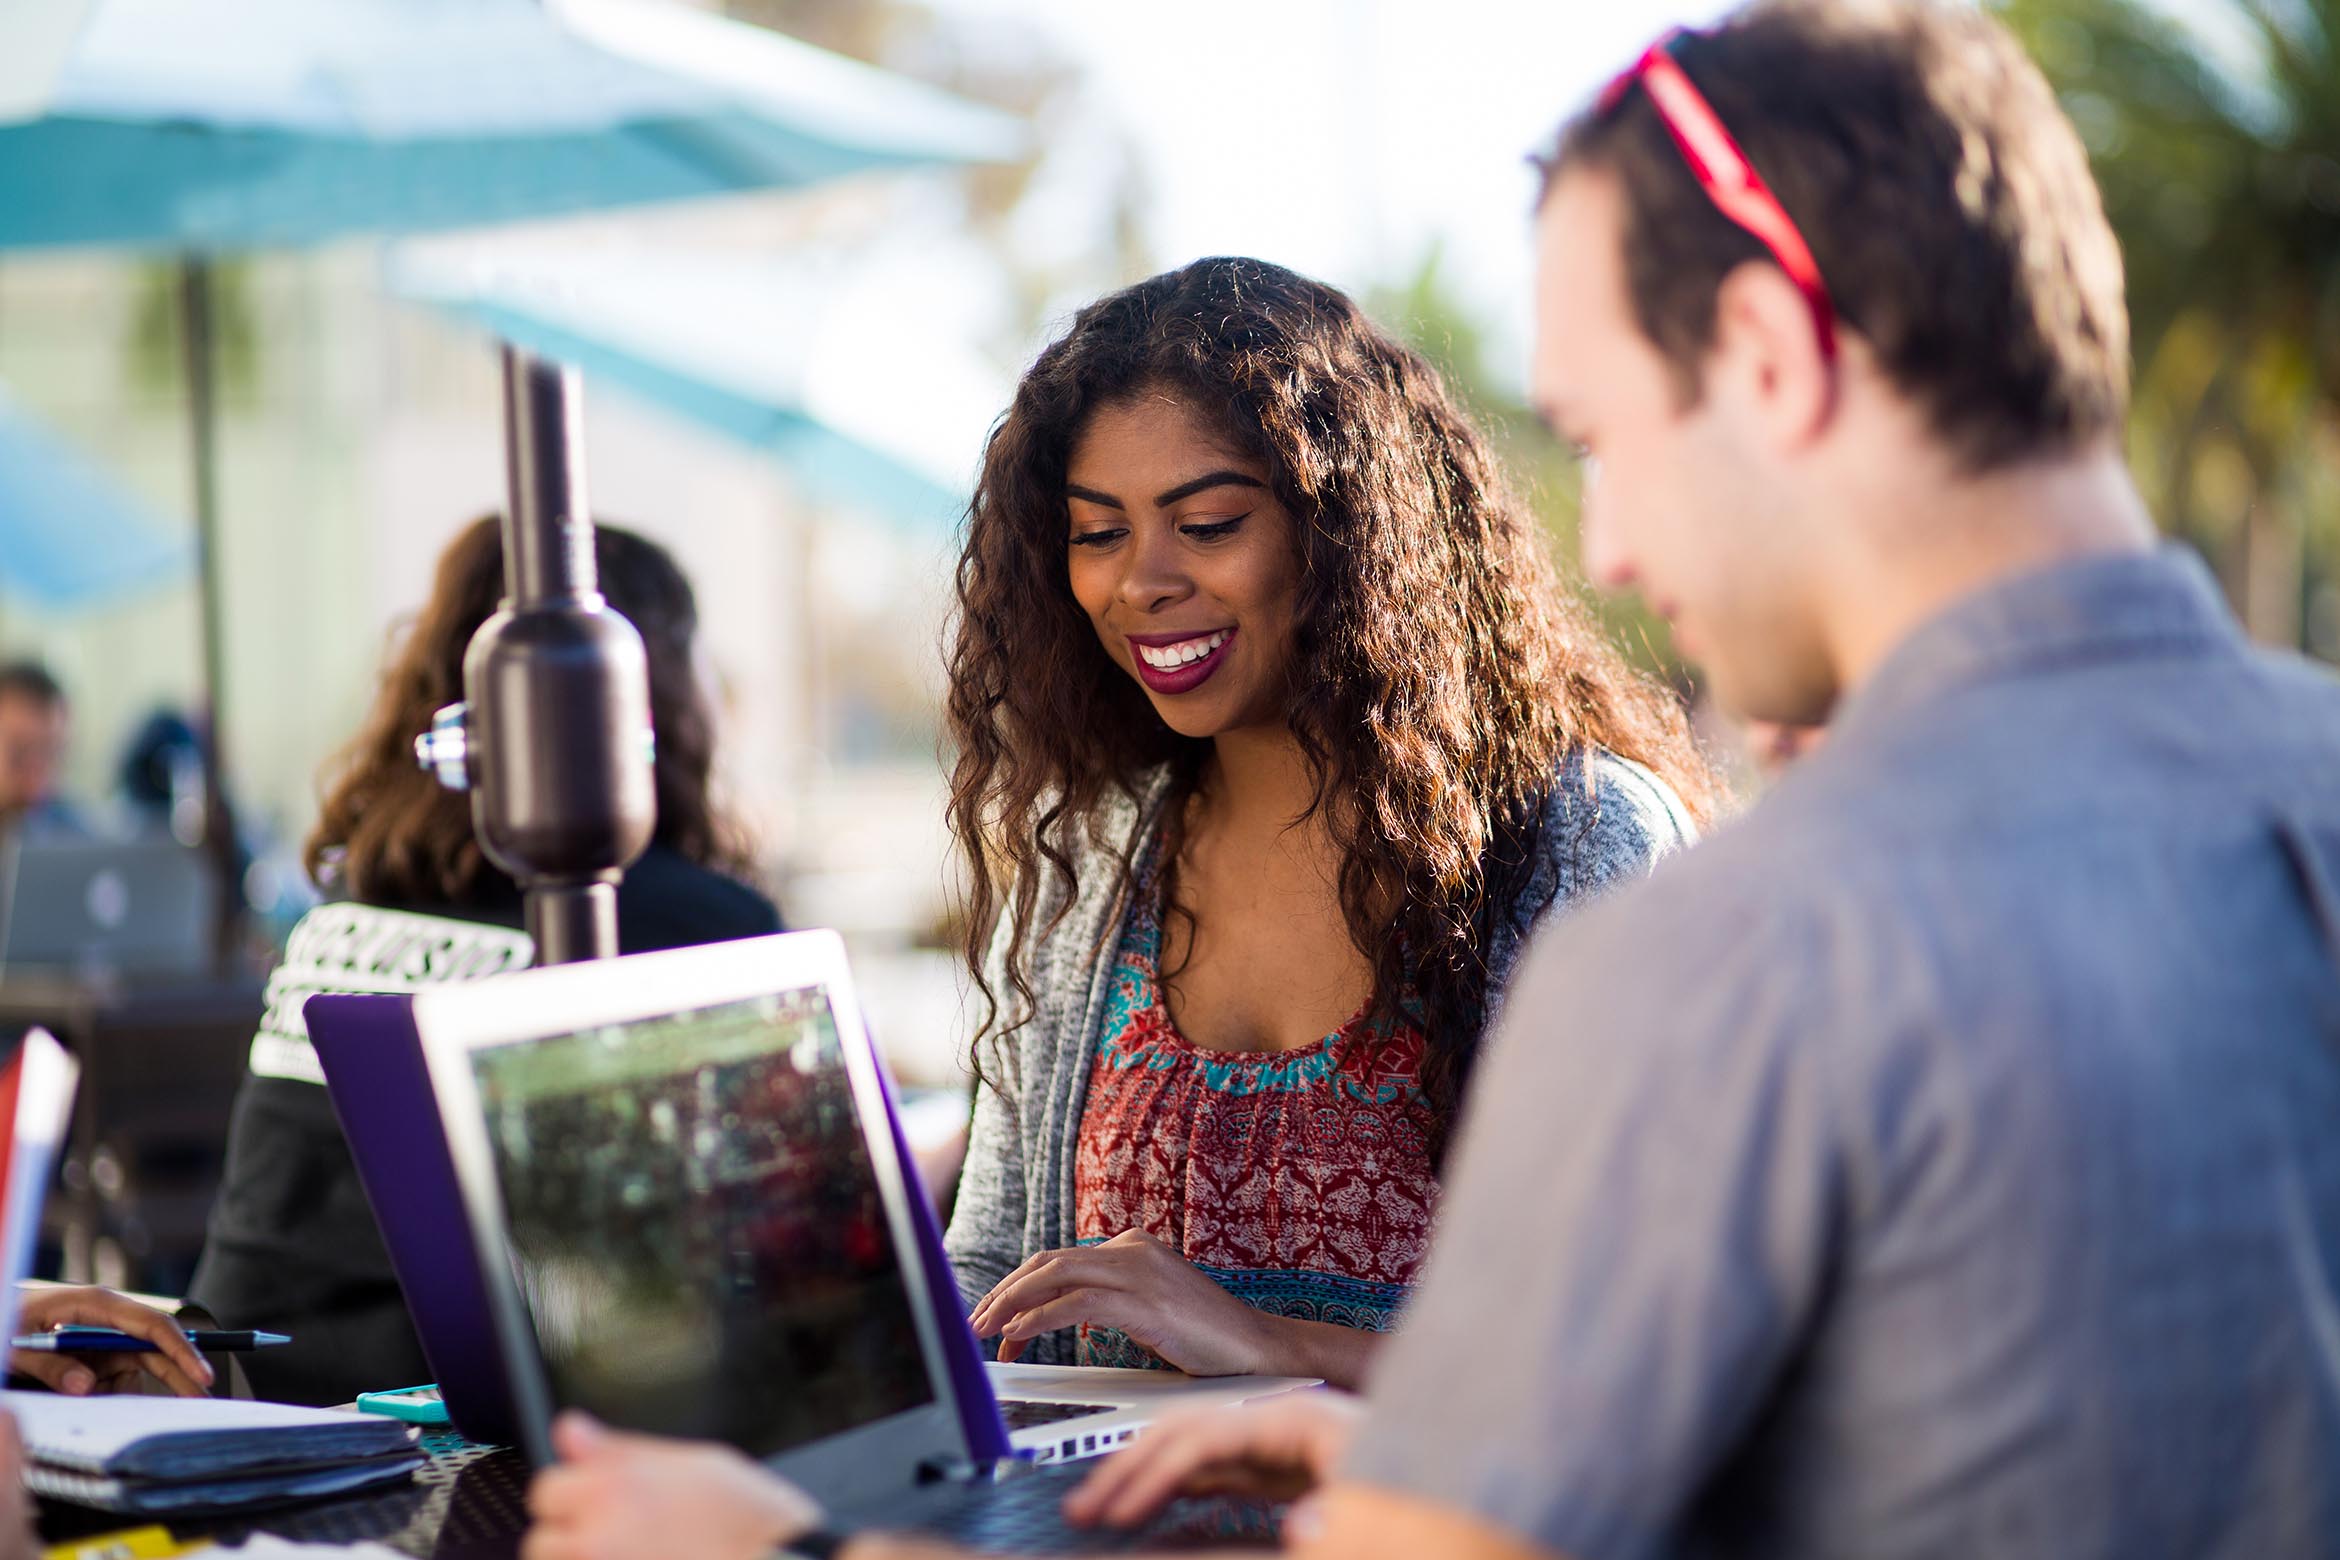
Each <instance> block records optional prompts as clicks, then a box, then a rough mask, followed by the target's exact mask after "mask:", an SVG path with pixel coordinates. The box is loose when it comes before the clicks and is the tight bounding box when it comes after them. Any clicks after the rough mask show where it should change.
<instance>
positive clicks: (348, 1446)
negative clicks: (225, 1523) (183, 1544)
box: [0, 1392, 423, 1517]
mask: <svg viewBox="0 0 2340 1560" xmlns="http://www.w3.org/2000/svg"><path fill="white" fill-rule="evenodd" d="M0 1409H5V1410H6V1411H7V1412H8V1413H10V1414H13V1415H14V1416H15V1418H16V1424H17V1428H18V1430H19V1432H20V1433H21V1434H22V1435H23V1438H24V1449H25V1457H26V1464H25V1470H24V1482H25V1486H26V1487H27V1488H28V1489H30V1490H31V1491H32V1492H33V1493H34V1494H36V1495H40V1496H43V1497H45V1498H48V1499H52V1500H64V1501H71V1502H73V1503H74V1504H76V1505H81V1506H94V1507H96V1508H97V1509H99V1510H101V1511H114V1512H121V1513H124V1514H126V1515H132V1516H158V1517H159V1516H172V1517H178V1516H199V1515H204V1514H208V1513H217V1512H228V1511H244V1510H250V1509H252V1508H254V1507H259V1506H272V1505H279V1504H282V1503H284V1502H287V1501H296V1500H313V1499H316V1498H318V1497H320V1496H325V1495H339V1494H342V1493H344V1492H346V1491H349V1490H356V1489H364V1488H367V1487H369V1486H371V1485H376V1484H387V1483H390V1482H393V1481H404V1480H406V1479H407V1478H409V1477H411V1476H412V1474H413V1472H414V1470H415V1469H417V1468H419V1467H421V1466H422V1464H423V1453H422V1451H421V1450H420V1449H419V1448H418V1447H417V1445H416V1439H417V1434H418V1432H417V1431H416V1430H415V1427H414V1426H412V1425H409V1424H405V1423H403V1422H401V1421H399V1420H396V1419H386V1418H383V1417H381V1416H379V1415H375V1414H356V1413H347V1412H344V1411H342V1410H339V1409H330V1408H294V1407H292V1406H290V1405H288V1404H283V1403H254V1402H250V1401H245V1400H241V1399H229V1398H176V1397H141V1396H123V1397H88V1398H75V1397H61V1396H57V1395H55V1394H53V1393H47V1392H0Z"/></svg>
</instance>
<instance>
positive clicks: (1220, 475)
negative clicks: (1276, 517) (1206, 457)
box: [1154, 470, 1267, 509]
mask: <svg viewBox="0 0 2340 1560" xmlns="http://www.w3.org/2000/svg"><path fill="white" fill-rule="evenodd" d="M1266 486H1267V484H1266V483H1264V482H1262V481H1260V480H1259V479H1258V478H1257V477H1247V476H1245V475H1244V474H1243V473H1242V472H1240V471H1226V470H1219V471H1212V472H1206V473H1204V474H1203V475H1202V476H1199V477H1197V478H1195V479H1194V480H1193V481H1192V482H1181V483H1179V484H1178V486H1176V487H1174V488H1172V489H1171V490H1170V491H1169V492H1167V493H1163V494H1160V495H1158V496H1157V497H1156V498H1155V499H1154V507H1155V508H1156V509H1168V508H1169V507H1170V506H1171V505H1172V504H1175V503H1177V502H1178V501H1179V500H1180V499H1182V498H1192V497H1194V495H1195V494H1197V493H1200V492H1202V491H1203V490H1204V489H1205V488H1215V487H1247V488H1264V487H1266Z"/></svg>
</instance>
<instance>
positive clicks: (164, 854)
mask: <svg viewBox="0 0 2340 1560" xmlns="http://www.w3.org/2000/svg"><path fill="white" fill-rule="evenodd" d="M212 908H213V907H212V874H211V867H210V864H209V863H208V862H206V861H205V860H204V859H203V855H202V853H201V852H200V851H196V850H191V849H189V848H188V847H187V846H184V845H181V844H179V843H178V842H177V841H176V840H129V841H122V840H78V839H32V840H20V839H12V840H9V841H8V842H7V843H6V844H5V845H0V972H4V973H8V974H17V973H22V972H23V971H25V970H27V969H35V970H44V971H63V972H70V973H75V974H94V973H108V974H125V975H137V974H177V975H183V974H191V973H194V972H197V971H200V970H202V969H203V968H204V967H205V966H206V965H207V964H208V963H209V960H210V931H211V925H212Z"/></svg>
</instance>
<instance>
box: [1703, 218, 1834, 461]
mask: <svg viewBox="0 0 2340 1560" xmlns="http://www.w3.org/2000/svg"><path fill="white" fill-rule="evenodd" d="M1706 385H1707V393H1708V394H1709V395H1715V396H1719V397H1728V398H1730V399H1733V400H1735V401H1737V402H1738V403H1739V405H1740V406H1741V407H1742V409H1743V410H1744V412H1745V413H1746V415H1747V417H1748V419H1749V421H1750V423H1751V424H1752V425H1753V426H1755V427H1757V428H1760V429H1761V430H1763V432H1764V434H1765V436H1766V437H1767V439H1768V440H1769V442H1770V443H1771V445H1772V447H1773V448H1774V449H1777V450H1779V451H1781V452H1783V453H1788V452H1793V451H1796V450H1800V449H1803V448H1805V447H1806V446H1808V445H1810V444H1811V443H1812V442H1813V441H1814V440H1816V439H1818V438H1819V437H1820V435H1821V434H1822V433H1823V432H1825V431H1826V430H1827V427H1828V424H1829V420H1830V418H1831V417H1832V416H1833V415H1834V413H1835V410H1836V369H1835V365H1834V364H1832V363H1831V362H1830V361H1829V360H1828V358H1827V357H1826V356H1825V355H1823V354H1822V352H1821V350H1820V332H1819V329H1818V327H1817V326H1816V324H1815V323H1814V321H1813V319H1812V308H1811V305H1810V304H1809V303H1808V302H1807V301H1806V300H1805V297H1804V295H1803V294H1802V293H1801V292H1799V291H1798V290H1797V289H1796V285H1795V283H1793V282H1791V281H1789V280H1788V279H1787V275H1786V273H1784V272H1782V271H1781V270H1780V269H1779V267H1778V266H1776V265H1773V264H1771V263H1770V262H1769V261H1763V260H1749V261H1745V262H1743V263H1742V264H1741V265H1739V266H1738V267H1737V268H1736V269H1735V270H1733V271H1732V272H1731V273H1730V275H1728V276H1726V277H1724V278H1723V281H1722V286H1721V287H1720V288H1719V289H1717V291H1716V293H1715V301H1714V345H1713V348H1712V349H1711V350H1710V351H1709V352H1708V354H1707V362H1706Z"/></svg>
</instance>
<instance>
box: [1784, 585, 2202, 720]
mask: <svg viewBox="0 0 2340 1560" xmlns="http://www.w3.org/2000/svg"><path fill="white" fill-rule="evenodd" d="M2239 634H2240V630H2239V629H2238V628H2237V627H2236V625H2235V622H2234V618H2233V615H2232V614H2231V613H2230V612H2228V610H2227V608H2226V602H2225V598H2224V597H2222V596H2221V595H2220V594H2219V590H2218V584H2217V581H2215V580H2214V579H2212V578H2211V575H2210V571H2209V570H2208V569H2207V568H2205V567H2204V566H2203V563H2202V560H2201V559H2200V558H2199V557H2197V556H2196V555H2195V554H2193V553H2192V552H2190V551H2187V550H2186V549H2184V548H2180V547H2171V546H2164V547H2159V548H2156V549H2154V550H2152V551H2150V552H2135V553H2111V554H2098V555H2094V556H2090V557H2086V558H2079V559H2075V560H2073V561H2071V562H2067V563H2059V564H2052V565H2050V566H2048V567H2047V568H2044V569H2038V570H2034V571H2032V572H2030V573H2028V574H2024V575H2021V576H2019V577H2017V578H2015V579H2012V580H2009V581H2007V582H2006V583H2004V584H2000V585H1994V586H1989V587H1986V588H1985V589H1983V590H1981V591H1978V592H1976V593H1975V594H1973V595H1971V596H1967V597H1965V598H1964V599H1962V600H1960V601H1958V602H1956V603H1954V604H1953V605H1951V606H1950V607H1948V608H1947V609H1945V610H1944V611H1942V612H1941V613H1939V614H1937V615H1936V616H1934V617H1932V618H1929V619H1928V620H1926V622H1925V623H1923V624H1921V625H1920V626H1919V627H1918V628H1917V629H1916V630H1915V631H1914V632H1912V633H1911V634H1910V635H1909V637H1907V638H1906V639H1904V640H1902V642H1901V643H1900V644H1899V645H1898V646H1896V647H1895V648H1894V650H1893V651H1892V652H1891V653H1890V654H1889V655H1887V656H1886V657H1885V659H1884V660H1883V661H1882V662H1881V663H1879V665H1878V667H1877V669H1876V670H1875V671H1874V672H1872V673H1871V674H1870V675H1869V679H1868V681H1866V682H1864V683H1862V684H1861V685H1860V686H1859V687H1857V688H1855V689H1854V690H1853V691H1852V692H1851V693H1850V694H1848V695H1846V697H1845V698H1844V699H1843V701H1842V702H1840V703H1839V704H1838V706H1837V709H1836V713H1835V715H1834V716H1833V717H1832V718H1831V720H1830V723H1829V724H1830V727H1831V731H1832V740H1841V739H1842V738H1843V736H1844V735H1845V733H1847V732H1849V731H1855V730H1861V729H1864V728H1867V727H1870V726H1875V725H1880V724H1885V723H1888V722H1890V721H1891V720H1893V719H1894V718H1895V717H1898V716H1901V715H1903V714H1906V713H1908V712H1909V711H1911V710H1914V709H1917V708H1920V707H1922V706H1924V705H1927V704H1931V703H1933V702H1934V701H1935V700H1937V699H1939V698H1942V697H1944V696H1945V695H1947V694H1950V693H1953V692H1956V691H1957V690H1959V689H1961V688H1965V687H1969V686H1971V685H1973V684H1975V683H1979V682H1985V681H1988V680H1990V679H1992V678H1996V677H2004V676H2008V675H2014V674H2021V673H2023V672H2027V671H2035V670H2041V669H2045V668H2048V667H2053V666H2069V665H2074V664H2077V663H2082V662H2087V661H2096V660H2106V659H2121V658H2125V657H2129V656H2136V655H2150V654H2156V653H2162V652H2166V651H2170V650H2177V649H2189V648H2190V649H2201V648H2203V647H2205V646H2208V645H2212V644H2216V643H2219V642H2232V641H2235V640H2236V639H2238V637H2239Z"/></svg>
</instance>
